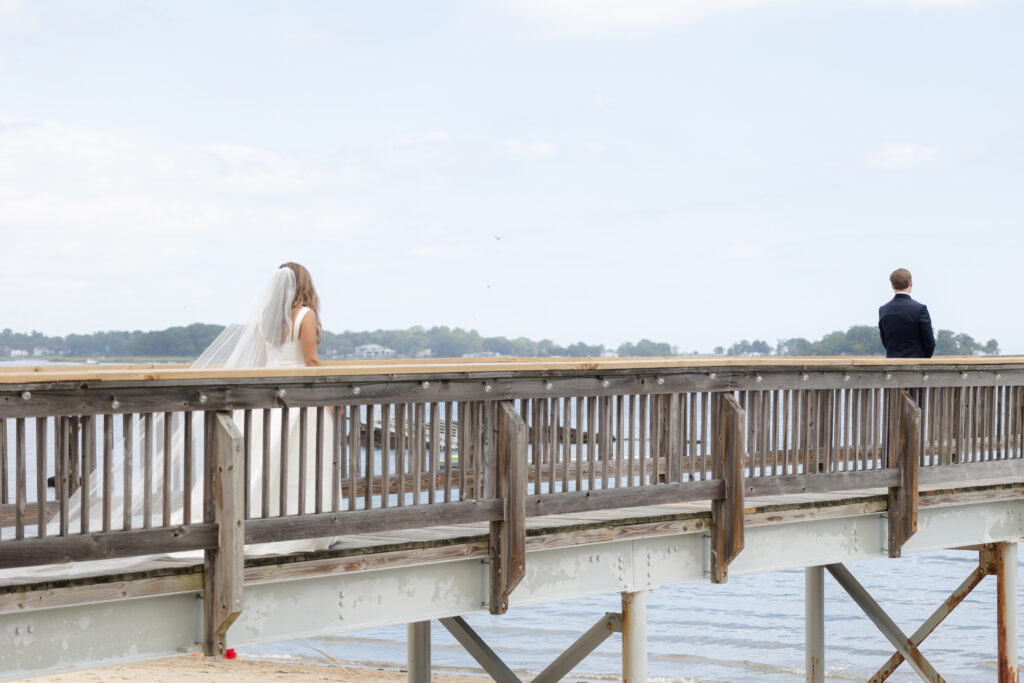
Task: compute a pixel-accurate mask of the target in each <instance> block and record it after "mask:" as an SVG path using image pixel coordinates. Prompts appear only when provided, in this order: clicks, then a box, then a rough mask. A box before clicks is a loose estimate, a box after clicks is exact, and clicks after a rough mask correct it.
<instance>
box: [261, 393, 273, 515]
mask: <svg viewBox="0 0 1024 683" xmlns="http://www.w3.org/2000/svg"><path fill="white" fill-rule="evenodd" d="M271 414H272V413H271V410H270V408H264V409H263V472H262V474H261V476H262V477H263V481H262V482H261V484H260V491H261V497H260V501H261V503H262V509H261V515H262V516H263V518H264V519H266V518H268V517H270V416H271Z"/></svg>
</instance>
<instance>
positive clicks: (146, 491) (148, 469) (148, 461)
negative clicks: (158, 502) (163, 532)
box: [72, 413, 153, 529]
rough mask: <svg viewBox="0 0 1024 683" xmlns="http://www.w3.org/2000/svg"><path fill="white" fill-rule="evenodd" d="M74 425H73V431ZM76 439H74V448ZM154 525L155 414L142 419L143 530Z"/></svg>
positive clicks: (147, 414)
mask: <svg viewBox="0 0 1024 683" xmlns="http://www.w3.org/2000/svg"><path fill="white" fill-rule="evenodd" d="M73 430H74V425H72V431H73ZM74 441H75V439H74V438H72V447H74V446H73V444H74ZM152 525H153V413H146V414H145V415H144V416H143V418H142V528H143V529H149V528H150V527H151V526H152Z"/></svg>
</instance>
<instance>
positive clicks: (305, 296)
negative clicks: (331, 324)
mask: <svg viewBox="0 0 1024 683" xmlns="http://www.w3.org/2000/svg"><path fill="white" fill-rule="evenodd" d="M281 267H282V268H288V269H290V270H291V271H292V272H293V273H295V298H294V299H292V306H293V307H294V306H305V307H307V308H310V309H312V310H313V313H314V314H315V316H316V343H317V344H319V343H320V336H321V335H320V330H321V326H320V297H319V296H318V295H317V293H316V288H315V287H313V276H312V275H310V274H309V271H308V270H306V268H305V267H304V266H301V265H299V264H298V263H295V262H293V261H289V262H288V263H282V264H281Z"/></svg>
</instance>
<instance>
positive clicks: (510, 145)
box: [505, 140, 557, 158]
mask: <svg viewBox="0 0 1024 683" xmlns="http://www.w3.org/2000/svg"><path fill="white" fill-rule="evenodd" d="M556 151H557V150H556V148H555V146H554V145H553V144H551V143H550V142H546V141H544V140H506V141H505V152H506V153H507V154H509V155H510V156H514V157H535V158H546V157H552V156H554V155H555V152H556Z"/></svg>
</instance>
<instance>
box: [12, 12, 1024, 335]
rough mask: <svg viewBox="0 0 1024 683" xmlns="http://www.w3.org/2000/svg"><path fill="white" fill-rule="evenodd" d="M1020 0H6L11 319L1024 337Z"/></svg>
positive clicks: (115, 325) (21, 327)
mask: <svg viewBox="0 0 1024 683" xmlns="http://www.w3.org/2000/svg"><path fill="white" fill-rule="evenodd" d="M1022 30H1024V3H1021V2H1015V1H1013V0H629V1H628V2H625V1H622V2H612V1H610V0H490V1H484V0H482V1H470V0H451V1H449V2H444V1H428V2H419V1H416V2H413V1H408V2H397V1H384V2H344V3H342V2H328V1H324V2H304V1H296V2H258V1H257V2H246V3H232V2H209V1H207V0H202V1H188V0H184V1H174V2H171V1H167V2H146V1H144V0H132V1H123V2H122V1H101V0H95V1H91V2H88V3H83V2H77V1H72V0H65V1H57V0H33V1H31V2H29V1H28V0H0V328H4V327H9V328H12V329H14V330H15V331H23V332H28V331H30V330H38V331H40V332H43V333H46V334H50V335H64V334H68V333H87V332H92V331H97V330H110V329H126V330H151V329H163V328H166V327H170V326H174V325H186V324H189V323H192V322H204V323H220V324H225V323H229V322H232V321H235V320H237V319H239V318H241V317H243V314H244V313H245V312H246V311H247V310H248V308H249V304H250V302H251V300H252V299H253V298H254V297H255V296H256V294H258V292H259V291H260V289H261V288H262V286H263V284H264V283H265V282H266V281H267V279H268V278H269V277H270V275H271V274H272V272H273V270H274V269H275V268H276V267H277V266H278V265H280V264H281V263H283V262H285V261H297V262H299V263H302V264H304V265H305V266H306V267H307V268H309V270H310V272H311V273H312V275H313V278H314V281H315V284H316V287H317V289H318V291H319V293H320V297H321V300H322V302H323V307H322V318H323V324H324V327H325V329H328V330H332V331H335V332H341V331H344V330H373V329H379V328H406V327H410V326H412V325H423V326H427V327H429V326H433V325H448V326H453V327H455V326H457V327H463V328H467V329H476V330H478V331H479V332H480V333H481V334H483V335H486V336H498V335H502V336H508V337H518V336H526V337H530V338H533V339H541V338H549V339H553V340H554V341H555V342H557V343H560V344H568V343H572V342H575V341H580V340H582V341H586V342H588V343H592V344H597V343H601V344H604V345H606V346H608V347H612V348H614V347H617V346H618V345H619V344H621V343H622V342H624V341H637V340H639V339H641V338H648V339H652V340H655V341H659V342H668V343H670V344H672V345H674V346H677V347H679V349H680V350H681V351H701V352H709V351H711V349H713V348H714V347H715V346H719V345H721V346H728V345H730V344H731V343H733V342H736V341H739V340H740V339H764V340H767V341H768V342H769V343H771V344H774V343H775V341H776V340H778V339H785V338H791V337H805V338H808V339H817V338H819V337H821V336H822V335H824V334H826V333H828V332H831V331H834V330H845V329H847V328H848V327H849V326H851V325H873V324H875V323H876V322H877V309H878V306H879V305H881V304H882V303H884V302H885V301H886V300H888V299H889V298H890V296H891V289H890V288H889V284H888V274H889V272H890V271H892V270H893V269H894V268H897V267H906V268H909V269H910V270H911V272H912V273H913V275H914V282H915V286H914V292H913V294H914V296H915V298H917V299H918V300H920V301H923V302H924V303H926V304H928V307H929V310H930V311H931V314H932V319H933V322H934V324H935V326H936V328H942V329H951V330H954V331H956V332H965V333H967V334H970V335H972V336H973V337H974V338H975V339H977V340H979V341H985V340H988V339H990V338H995V339H997V340H998V341H999V343H1000V346H1001V348H1002V350H1003V352H1004V353H1024V325H1022V323H1021V322H1020V320H1019V319H1018V318H1017V315H1016V314H1017V313H1018V311H1019V309H1020V299H1021V284H1020V271H1021V268H1022V266H1021V264H1022V262H1024V139H1022V135H1021V132H1020V130H1021V129H1020V125H1021V121H1024V88H1022V87H1021V82H1022V66H1024V41H1022V40H1021V39H1020V36H1021V34H1022Z"/></svg>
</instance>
